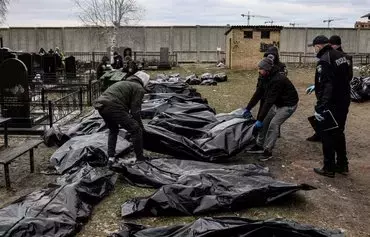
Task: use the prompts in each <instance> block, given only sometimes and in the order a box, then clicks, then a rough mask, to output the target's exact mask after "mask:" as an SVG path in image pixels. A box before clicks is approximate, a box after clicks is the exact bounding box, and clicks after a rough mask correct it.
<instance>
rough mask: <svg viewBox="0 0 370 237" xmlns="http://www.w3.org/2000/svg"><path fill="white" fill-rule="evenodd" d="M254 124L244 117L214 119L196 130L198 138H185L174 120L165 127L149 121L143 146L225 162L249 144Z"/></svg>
mask: <svg viewBox="0 0 370 237" xmlns="http://www.w3.org/2000/svg"><path fill="white" fill-rule="evenodd" d="M253 124H254V120H247V119H243V118H231V119H229V120H225V121H217V122H215V123H211V124H209V125H207V126H205V127H203V128H201V129H198V130H196V132H197V135H200V136H199V137H194V136H189V137H186V136H185V135H187V134H185V133H182V132H179V133H181V134H177V132H178V131H179V128H176V127H178V126H175V125H176V123H173V122H172V123H166V126H164V127H165V128H163V127H160V126H158V125H161V124H160V123H157V125H156V126H155V125H150V124H149V125H146V126H145V131H144V148H145V149H147V150H150V151H154V152H157V153H162V154H167V155H172V156H175V157H179V158H182V159H192V160H200V161H211V162H224V161H228V160H230V158H231V157H232V156H234V155H236V154H237V153H239V152H240V151H242V150H243V149H245V148H246V147H247V146H248V145H250V144H251V142H252V141H253V140H254V136H253V134H252V132H253ZM171 125H173V126H172V127H171ZM184 127H186V126H182V128H181V130H182V131H184V130H185V128H184ZM191 129H192V128H191V127H189V128H188V130H191ZM202 131H203V132H202Z"/></svg>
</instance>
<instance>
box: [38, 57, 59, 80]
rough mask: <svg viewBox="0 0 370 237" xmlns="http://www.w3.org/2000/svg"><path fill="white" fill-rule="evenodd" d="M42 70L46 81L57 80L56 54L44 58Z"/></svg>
mask: <svg viewBox="0 0 370 237" xmlns="http://www.w3.org/2000/svg"><path fill="white" fill-rule="evenodd" d="M42 63H43V65H42V68H43V69H44V80H46V81H48V80H55V79H56V69H57V68H56V57H55V55H54V54H45V55H43V56H42Z"/></svg>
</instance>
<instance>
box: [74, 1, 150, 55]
mask: <svg viewBox="0 0 370 237" xmlns="http://www.w3.org/2000/svg"><path fill="white" fill-rule="evenodd" d="M74 2H75V4H76V6H77V7H78V8H79V9H80V14H79V18H80V20H81V21H82V22H83V23H84V24H85V25H87V26H97V27H101V28H103V29H104V33H109V34H108V35H110V45H111V48H112V50H111V51H113V47H115V46H117V40H116V39H117V32H118V28H119V27H120V26H122V25H128V24H131V23H135V22H137V21H139V20H140V18H141V16H142V15H143V14H142V13H143V11H144V9H142V8H141V7H140V5H139V4H138V3H137V1H136V0H74ZM112 29H113V32H112ZM111 53H112V52H111Z"/></svg>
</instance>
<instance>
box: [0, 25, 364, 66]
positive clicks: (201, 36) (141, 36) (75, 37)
mask: <svg viewBox="0 0 370 237" xmlns="http://www.w3.org/2000/svg"><path fill="white" fill-rule="evenodd" d="M227 29H228V27H226V26H166V27H154V26H151V27H143V26H140V27H122V28H120V29H119V32H118V35H117V41H118V43H119V46H128V47H131V48H132V49H133V50H134V51H139V52H159V48H160V47H168V48H169V49H170V52H175V53H177V55H178V61H180V62H197V61H200V62H207V61H212V62H215V61H217V60H218V56H217V52H216V49H217V47H221V50H222V51H223V52H225V51H226V36H225V35H224V33H225V32H226V30H227ZM318 34H325V35H327V36H330V35H332V34H338V35H340V36H342V37H343V47H344V50H345V51H347V52H350V53H370V30H357V29H326V28H308V29H305V28H284V29H283V30H282V31H281V36H280V40H279V41H280V51H281V52H306V53H310V52H311V49H309V48H308V47H307V46H306V45H307V42H310V41H311V40H312V38H313V37H314V36H316V35H318ZM0 37H2V38H3V42H4V46H5V47H8V48H11V49H13V50H19V51H20V50H21V51H28V52H38V51H39V49H40V48H41V47H42V48H44V49H45V50H49V49H50V48H53V49H54V48H55V47H60V48H62V49H63V50H64V51H65V52H92V51H95V52H106V49H107V46H109V45H110V40H109V39H110V34H109V33H107V32H106V31H104V30H102V29H99V28H95V27H93V28H88V27H65V28H16V27H11V28H0ZM222 57H226V55H224V54H222Z"/></svg>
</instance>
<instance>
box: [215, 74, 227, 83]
mask: <svg viewBox="0 0 370 237" xmlns="http://www.w3.org/2000/svg"><path fill="white" fill-rule="evenodd" d="M213 79H214V80H215V81H217V82H225V81H227V75H226V73H223V72H222V73H217V74H215V75H213Z"/></svg>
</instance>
